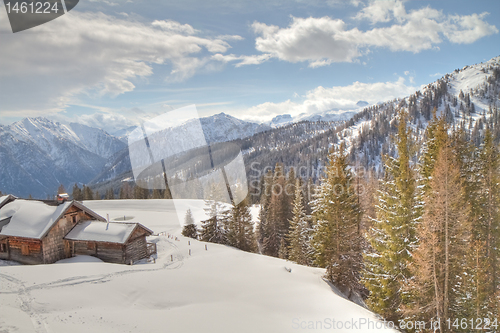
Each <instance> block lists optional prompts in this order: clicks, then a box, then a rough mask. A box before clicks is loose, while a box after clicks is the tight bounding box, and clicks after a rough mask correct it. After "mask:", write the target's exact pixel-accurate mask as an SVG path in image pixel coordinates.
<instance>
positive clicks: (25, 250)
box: [21, 244, 30, 256]
mask: <svg viewBox="0 0 500 333" xmlns="http://www.w3.org/2000/svg"><path fill="white" fill-rule="evenodd" d="M21 254H22V255H23V256H29V254H30V248H29V246H28V245H24V244H23V245H21Z"/></svg>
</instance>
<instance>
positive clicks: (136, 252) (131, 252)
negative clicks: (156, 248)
mask: <svg viewBox="0 0 500 333" xmlns="http://www.w3.org/2000/svg"><path fill="white" fill-rule="evenodd" d="M147 257H148V247H147V244H146V236H139V237H137V238H136V239H133V240H131V241H129V242H128V243H127V244H126V245H125V258H126V259H125V260H126V262H125V263H127V264H129V263H130V262H132V263H133V262H135V261H138V260H141V259H144V258H147Z"/></svg>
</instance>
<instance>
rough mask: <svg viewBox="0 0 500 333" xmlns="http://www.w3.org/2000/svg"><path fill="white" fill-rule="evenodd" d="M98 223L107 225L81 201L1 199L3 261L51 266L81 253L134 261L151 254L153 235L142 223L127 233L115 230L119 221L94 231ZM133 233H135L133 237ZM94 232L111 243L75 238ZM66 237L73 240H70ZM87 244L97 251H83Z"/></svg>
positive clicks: (103, 258)
mask: <svg viewBox="0 0 500 333" xmlns="http://www.w3.org/2000/svg"><path fill="white" fill-rule="evenodd" d="M88 221H92V223H89V222H88ZM96 223H100V224H103V225H107V223H106V222H105V219H104V218H103V217H102V216H100V215H98V214H97V213H95V212H93V211H92V210H91V209H89V208H88V207H85V206H84V205H83V204H82V203H80V202H78V201H65V202H57V201H37V200H23V199H18V198H16V197H14V196H11V195H7V196H3V197H0V259H7V260H14V261H18V262H21V263H24V264H50V263H54V262H56V261H58V260H61V259H65V258H70V257H72V256H74V255H76V254H90V255H93V256H95V257H98V258H100V259H101V260H103V261H108V262H116V263H130V262H131V260H132V262H133V261H136V260H139V259H142V258H145V257H147V256H148V255H150V254H151V252H152V249H151V246H150V247H149V248H148V244H147V243H146V236H148V235H151V234H152V231H151V230H149V229H147V228H145V227H143V226H142V225H140V224H139V223H134V224H131V225H130V226H128V228H125V229H127V230H122V229H124V228H123V227H122V223H117V225H116V226H115V224H114V222H113V223H109V227H108V228H107V229H105V228H100V229H99V228H94V227H93V226H94V225H95V224H96ZM132 225H133V228H132ZM89 227H90V228H89ZM87 228H89V229H88V230H87ZM120 228H121V229H120ZM73 229H75V230H74V231H73ZM118 229H119V230H120V231H121V232H123V233H124V234H127V235H128V237H126V239H125V240H124V238H123V237H122V238H119V237H118V236H117V235H121V234H120V231H118ZM129 229H132V232H130V233H129V232H128V230H129ZM87 231H88V232H87ZM89 233H91V234H93V235H94V238H99V237H100V239H103V240H106V241H104V242H101V241H100V240H97V239H93V240H85V239H78V240H75V239H73V237H70V236H71V235H75V234H77V235H88V234H89ZM66 236H68V237H69V238H68V239H65V237H66ZM139 238H140V239H139ZM97 242H99V245H97V244H96V243H97ZM82 243H85V244H86V246H87V248H88V249H94V250H95V251H94V252H92V253H90V252H88V253H83V251H80V248H81V244H82ZM148 250H149V251H148ZM154 250H155V249H154ZM154 252H156V251H154ZM110 253H112V255H110ZM116 258H120V260H116Z"/></svg>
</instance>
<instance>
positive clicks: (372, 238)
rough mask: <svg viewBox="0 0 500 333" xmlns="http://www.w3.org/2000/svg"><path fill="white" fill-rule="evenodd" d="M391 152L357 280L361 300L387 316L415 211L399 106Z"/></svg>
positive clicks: (392, 313) (397, 298) (399, 299)
mask: <svg viewBox="0 0 500 333" xmlns="http://www.w3.org/2000/svg"><path fill="white" fill-rule="evenodd" d="M395 145H396V147H397V154H398V155H397V157H396V158H393V157H391V156H385V157H384V162H385V164H384V168H385V176H384V179H383V180H382V181H381V182H380V185H379V188H380V189H379V192H378V203H377V206H376V219H375V220H373V221H372V224H371V227H370V229H369V230H368V233H367V238H368V241H369V243H370V245H371V250H370V251H369V252H368V253H367V254H366V255H365V266H366V269H365V271H364V274H363V282H364V285H365V286H366V288H367V289H368V290H369V292H370V295H369V298H368V299H367V305H368V306H369V307H370V309H372V310H373V311H375V312H377V313H378V314H380V315H381V316H383V317H384V318H386V319H387V320H392V321H396V320H398V319H399V318H400V312H401V308H402V303H403V304H404V302H406V301H407V300H408V298H409V297H408V296H407V295H406V294H404V293H402V290H403V287H404V285H405V283H406V281H408V280H409V279H410V277H411V273H410V271H409V265H410V264H411V261H412V257H411V253H412V252H413V250H414V249H415V247H416V246H417V238H416V236H415V227H416V224H417V222H418V221H419V219H420V217H421V204H420V200H419V194H418V191H417V183H416V172H415V169H414V167H413V166H412V164H411V153H412V150H413V142H412V140H411V131H410V129H409V128H408V127H407V114H406V112H404V110H400V112H399V115H398V134H397V136H396V137H395Z"/></svg>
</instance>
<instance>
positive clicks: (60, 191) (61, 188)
mask: <svg viewBox="0 0 500 333" xmlns="http://www.w3.org/2000/svg"><path fill="white" fill-rule="evenodd" d="M63 193H66V189H65V188H64V185H63V184H61V185H59V187H58V188H57V194H63Z"/></svg>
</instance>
